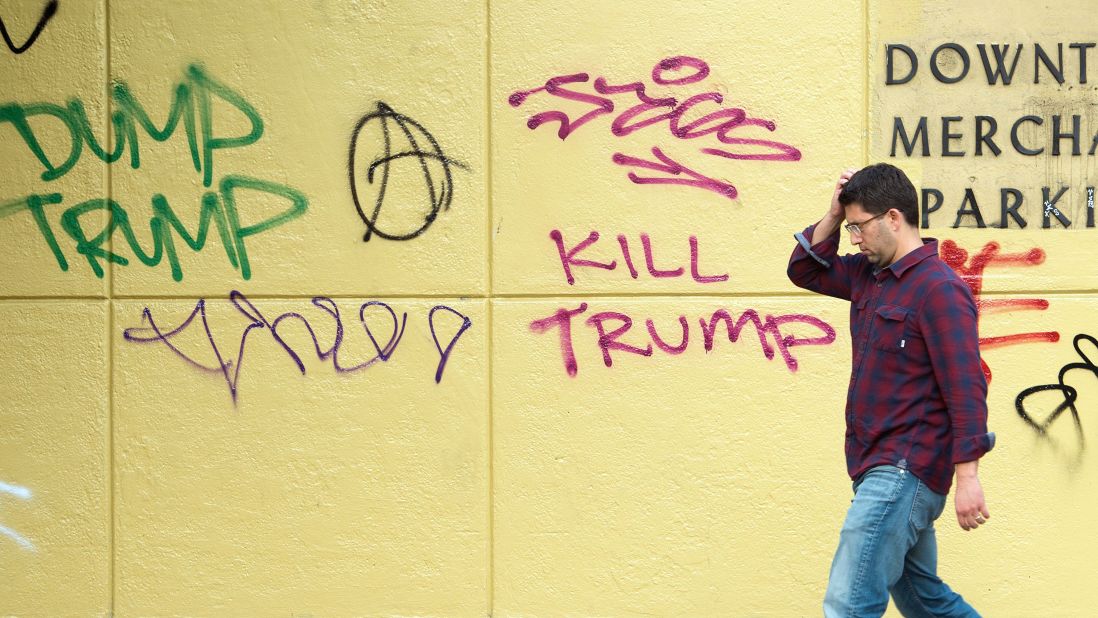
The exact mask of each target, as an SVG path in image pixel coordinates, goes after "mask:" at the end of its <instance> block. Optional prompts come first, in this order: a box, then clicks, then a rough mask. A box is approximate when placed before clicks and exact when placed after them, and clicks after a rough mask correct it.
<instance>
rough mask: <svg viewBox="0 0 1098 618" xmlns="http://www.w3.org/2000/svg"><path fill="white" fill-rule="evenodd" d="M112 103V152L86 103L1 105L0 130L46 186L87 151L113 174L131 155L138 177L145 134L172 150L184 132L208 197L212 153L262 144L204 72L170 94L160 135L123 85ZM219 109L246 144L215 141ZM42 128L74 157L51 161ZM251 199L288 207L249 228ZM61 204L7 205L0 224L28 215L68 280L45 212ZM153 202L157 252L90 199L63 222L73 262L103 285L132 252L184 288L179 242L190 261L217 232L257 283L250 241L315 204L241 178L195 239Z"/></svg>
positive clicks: (235, 103)
mask: <svg viewBox="0 0 1098 618" xmlns="http://www.w3.org/2000/svg"><path fill="white" fill-rule="evenodd" d="M111 101H112V103H113V106H114V108H115V111H114V112H113V113H112V114H111V117H110V128H109V129H108V131H109V133H110V135H111V136H112V139H111V140H110V141H109V143H110V144H113V146H112V147H111V149H110V150H108V147H107V146H106V145H104V144H101V143H100V141H99V140H98V139H97V138H96V137H95V134H94V131H93V130H92V126H91V122H90V121H89V119H88V113H87V111H86V109H85V107H84V102H83V101H81V100H80V99H75V98H74V99H71V100H69V102H68V103H67V104H66V105H65V106H64V107H63V106H60V105H56V104H53V103H31V104H29V105H20V104H16V103H9V104H5V105H0V124H3V123H5V122H6V123H10V124H11V125H12V126H13V127H14V128H15V131H16V132H17V133H18V134H19V136H20V137H21V138H22V140H23V143H24V144H25V145H26V147H27V149H28V150H29V151H30V152H31V154H32V155H34V158H35V159H37V160H38V162H39V163H40V164H41V165H42V169H43V171H42V180H44V181H46V182H50V181H53V180H57V179H58V178H61V177H63V176H64V175H65V174H67V173H69V171H70V170H72V168H73V167H74V166H75V165H76V164H77V162H78V161H79V160H80V156H81V154H82V153H83V152H85V150H84V148H85V146H87V151H88V152H91V153H92V154H93V155H94V156H95V157H97V158H98V159H100V160H101V161H104V162H105V163H107V164H113V163H116V162H118V161H120V160H121V159H122V158H123V157H124V156H125V155H126V153H127V152H128V153H129V158H128V162H129V165H130V167H132V168H133V169H138V168H140V167H141V139H140V136H141V134H144V135H146V136H148V137H149V138H151V139H152V140H153V141H154V142H165V141H167V140H168V139H170V138H171V137H172V136H173V135H175V134H176V133H177V132H178V130H179V129H180V127H182V129H183V133H184V135H185V136H186V139H187V145H188V148H189V150H190V158H191V165H192V166H193V167H194V170H195V172H199V173H201V174H202V184H203V186H204V187H210V186H211V185H212V184H213V177H214V176H213V169H214V152H215V151H217V150H226V149H230V148H242V147H244V146H248V145H250V144H254V143H255V142H257V141H258V140H259V138H261V137H262V136H263V119H262V118H260V117H259V112H257V111H256V108H255V107H253V106H252V105H251V104H250V103H248V101H247V100H245V98H244V97H243V96H241V95H240V93H238V92H236V91H234V90H233V89H232V88H230V87H229V86H227V85H225V84H223V83H221V82H219V81H217V80H215V79H213V78H212V77H210V76H209V74H207V73H206V72H205V70H204V69H203V68H202V67H201V66H200V65H197V64H192V65H191V66H189V67H187V70H186V72H185V76H184V79H183V80H182V81H180V82H179V83H178V84H176V85H175V87H174V88H173V90H172V95H171V104H170V108H169V110H168V114H167V118H166V119H164V120H163V124H160V125H158V124H157V123H156V121H154V120H153V118H152V117H150V115H149V113H148V112H147V111H146V110H145V108H144V107H143V106H142V105H141V103H140V102H138V100H137V99H136V98H135V97H134V96H133V94H132V93H131V92H130V88H129V86H128V85H127V84H126V83H125V82H116V83H114V84H112V86H111ZM216 101H221V102H223V103H226V104H228V105H229V106H231V107H232V108H233V109H236V110H237V111H238V112H240V113H241V114H243V116H244V117H245V118H246V119H247V120H248V122H249V123H250V129H249V130H248V131H247V132H246V133H244V134H243V135H215V134H214V117H213V108H214V104H215V102H216ZM36 118H46V119H49V118H52V119H54V120H56V121H59V122H60V123H61V124H62V125H64V128H65V129H66V130H67V131H68V141H67V145H66V146H65V148H67V149H68V150H67V152H57V151H50V152H47V149H46V148H43V146H42V144H41V142H39V139H38V136H37V134H36V133H35V128H34V126H32V122H31V120H32V119H36ZM34 124H39V123H38V122H35V123H34ZM39 128H41V127H39ZM62 135H64V133H62ZM62 141H64V140H62ZM61 150H64V148H62V149H61ZM248 192H251V193H253V194H265V195H267V196H273V197H275V198H282V199H284V200H286V201H287V202H288V203H289V206H288V207H287V208H286V209H285V210H283V211H281V212H279V213H278V214H276V215H274V216H272V217H269V218H267V219H263V220H261V221H258V222H254V223H252V222H248V223H242V221H241V219H242V217H241V209H240V207H239V204H240V202H241V201H242V196H243V195H244V194H246V193H248ZM243 199H244V200H245V201H246V200H247V198H243ZM63 201H64V199H63V197H62V195H61V194H60V193H48V194H32V195H28V196H27V197H25V198H21V199H17V200H12V201H8V202H3V203H0V219H3V218H5V217H9V216H11V215H14V214H16V213H19V212H23V211H27V212H29V213H30V214H31V216H32V217H33V218H34V222H35V224H36V225H37V226H38V231H39V233H40V234H41V235H42V239H43V240H44V241H45V242H46V245H47V246H48V247H49V249H50V251H51V252H52V253H53V256H54V259H56V260H57V265H58V266H59V267H60V268H61V270H62V271H68V270H69V262H68V260H67V259H66V258H65V254H64V253H63V252H62V250H61V245H60V243H59V242H58V239H57V236H56V235H55V233H54V229H53V227H52V226H51V225H50V220H49V218H47V216H46V207H47V206H52V205H56V204H61V203H62V202H63ZM150 202H151V204H152V213H153V214H152V217H151V218H150V219H149V232H150V235H151V237H152V243H151V248H150V249H148V250H146V247H145V246H143V245H142V243H141V242H140V241H139V240H138V238H137V235H136V234H135V232H134V226H133V223H132V222H131V219H130V215H129V213H128V212H127V211H126V209H125V208H123V207H122V206H121V205H120V204H119V203H118V202H116V201H114V200H113V199H110V198H109V197H108V198H94V199H89V200H85V201H82V202H80V203H78V204H76V205H74V206H70V207H68V208H67V209H65V210H64V212H62V213H61V216H60V219H59V221H60V226H61V229H62V230H63V231H64V233H65V234H66V235H68V238H70V239H71V240H72V241H73V248H74V249H75V250H76V252H77V253H78V254H79V255H82V256H84V258H85V259H86V260H87V262H88V266H89V267H90V268H91V270H92V272H93V273H94V274H95V276H96V277H99V278H103V275H104V272H105V270H104V265H105V264H117V265H119V266H126V265H128V264H129V263H130V258H129V257H127V256H126V255H123V254H120V253H116V252H114V249H116V248H119V247H128V248H129V253H130V254H132V257H133V258H135V259H136V260H137V261H138V262H140V263H142V264H144V265H146V266H149V267H155V266H157V265H159V264H161V263H162V262H163V261H164V260H165V258H167V262H168V264H169V266H170V268H171V272H172V279H174V280H176V281H182V280H183V269H182V267H181V266H180V263H179V254H178V252H177V249H176V239H179V240H181V241H182V243H183V244H184V245H186V246H187V247H189V248H190V249H191V250H192V251H195V252H199V251H202V250H203V249H204V248H205V247H206V243H207V240H208V239H209V237H210V231H211V229H212V228H216V230H217V235H218V237H219V238H220V239H221V246H222V247H223V248H224V249H225V257H226V258H227V259H228V260H229V264H231V265H232V267H233V268H234V269H238V270H239V271H240V274H241V276H242V277H243V278H244V279H250V278H251V276H252V267H251V262H250V260H249V259H248V248H247V245H246V244H245V239H247V238H248V237H250V236H255V235H256V234H261V233H263V232H265V231H267V230H270V229H271V228H274V227H278V226H280V225H282V224H284V223H287V222H289V221H291V220H293V219H296V218H298V217H300V216H301V215H303V214H304V213H305V211H306V210H307V208H308V200H307V199H306V198H305V196H304V195H303V194H302V193H301V192H300V191H298V190H296V189H293V188H291V187H288V186H285V185H281V184H278V183H274V182H268V181H265V180H259V179H257V178H250V177H248V176H243V175H239V174H230V175H226V176H224V177H222V178H221V180H220V182H219V184H218V187H217V190H216V191H215V190H209V191H206V192H205V193H204V194H203V195H202V198H201V200H200V210H199V216H198V229H197V230H195V231H194V233H193V234H192V233H191V231H190V230H188V229H187V227H186V226H185V225H184V224H183V222H182V221H181V220H180V219H179V217H177V216H176V214H175V211H174V210H173V209H172V207H171V205H170V204H169V203H168V199H167V198H166V197H165V196H164V195H163V194H161V193H157V194H155V195H153V196H152V198H151V199H150ZM95 213H102V214H103V215H104V216H103V219H105V220H106V224H105V226H104V227H103V229H101V230H98V231H95V230H89V229H86V227H85V223H87V222H88V221H89V220H90V219H89V217H88V216H89V215H92V216H94V214H95ZM116 233H117V234H119V235H120V236H121V241H122V242H112V240H114V239H115V238H116Z"/></svg>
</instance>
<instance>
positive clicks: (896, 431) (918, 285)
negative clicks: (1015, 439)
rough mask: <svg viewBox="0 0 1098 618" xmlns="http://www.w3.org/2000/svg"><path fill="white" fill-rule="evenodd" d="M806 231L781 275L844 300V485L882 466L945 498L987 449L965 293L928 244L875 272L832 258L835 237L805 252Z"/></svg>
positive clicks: (990, 438)
mask: <svg viewBox="0 0 1098 618" xmlns="http://www.w3.org/2000/svg"><path fill="white" fill-rule="evenodd" d="M814 228H815V226H810V227H809V228H808V229H806V230H805V231H804V232H803V233H801V234H797V235H796V236H795V237H796V238H797V240H798V245H797V247H796V248H795V249H794V250H793V255H792V256H790V258H789V268H788V271H787V272H788V274H789V279H790V281H792V282H793V283H794V284H795V285H797V286H798V287H802V288H805V289H807V290H811V291H813V292H819V293H820V294H827V295H828V296H834V297H836V298H842V299H844V300H849V301H850V338H851V340H852V352H853V365H852V368H851V372H850V387H849V390H848V392H847V399H846V463H847V469H848V471H849V472H850V477H851V478H852V479H856V478H857V477H858V476H859V475H861V474H862V473H863V472H865V471H866V470H868V469H870V468H872V467H874V466H879V465H883V464H891V465H894V466H899V467H901V468H906V469H907V470H910V471H911V472H912V473H913V474H914V475H915V476H917V477H918V478H919V479H920V480H922V481H923V482H924V483H926V484H927V486H928V487H930V489H932V490H934V491H936V492H938V493H940V494H948V493H949V488H950V486H951V485H952V483H953V470H954V465H955V464H957V463H961V462H965V461H972V460H975V459H979V458H980V457H981V456H982V455H983V454H984V453H986V452H988V451H990V450H991V448H992V447H993V446H994V445H995V434H992V433H988V431H987V381H986V380H985V379H984V374H983V371H981V369H980V351H979V340H978V335H977V330H976V303H975V301H974V300H973V298H972V292H971V291H970V290H969V288H968V286H966V285H965V284H964V282H963V281H961V279H960V278H959V277H958V276H957V275H956V274H955V273H954V272H953V271H952V270H951V269H950V268H949V267H948V266H947V265H946V264H945V263H944V262H942V261H941V260H940V259H939V258H938V241H936V240H934V239H924V241H923V246H922V247H920V248H918V249H916V250H914V251H912V252H911V253H908V254H907V255H905V256H903V257H902V258H900V259H899V260H897V261H896V262H895V263H893V264H892V265H891V266H889V267H888V268H884V269H881V270H879V271H878V270H874V267H873V265H872V264H870V262H869V260H867V259H866V257H865V256H864V255H860V254H859V255H844V256H839V255H838V249H839V231H838V230H836V231H835V233H834V234H832V235H831V236H829V237H828V238H826V239H824V240H823V241H821V242H819V243H817V244H816V245H810V243H809V241H808V240H807V239H810V238H812V233H813V230H814Z"/></svg>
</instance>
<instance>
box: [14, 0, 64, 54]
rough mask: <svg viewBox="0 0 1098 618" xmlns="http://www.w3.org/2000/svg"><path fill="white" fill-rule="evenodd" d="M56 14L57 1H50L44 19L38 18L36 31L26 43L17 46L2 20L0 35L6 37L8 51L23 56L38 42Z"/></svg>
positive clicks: (43, 12) (43, 15)
mask: <svg viewBox="0 0 1098 618" xmlns="http://www.w3.org/2000/svg"><path fill="white" fill-rule="evenodd" d="M55 13H57V0H50V1H49V3H48V4H46V8H45V10H43V11H42V17H39V18H38V25H37V26H35V27H34V31H33V32H31V35H30V37H28V38H27V40H26V42H25V43H23V44H22V45H16V44H15V42H14V41H12V40H11V35H9V34H8V29H7V28H6V27H4V20H3V19H0V35H3V36H4V43H7V45H8V49H10V50H11V51H13V52H15V53H17V54H21V53H23V52H25V51H27V50H28V49H30V47H31V45H34V42H35V41H37V40H38V35H40V34H42V30H43V29H44V28H45V27H46V24H47V23H49V21H50V18H52V17H53V15H54V14H55Z"/></svg>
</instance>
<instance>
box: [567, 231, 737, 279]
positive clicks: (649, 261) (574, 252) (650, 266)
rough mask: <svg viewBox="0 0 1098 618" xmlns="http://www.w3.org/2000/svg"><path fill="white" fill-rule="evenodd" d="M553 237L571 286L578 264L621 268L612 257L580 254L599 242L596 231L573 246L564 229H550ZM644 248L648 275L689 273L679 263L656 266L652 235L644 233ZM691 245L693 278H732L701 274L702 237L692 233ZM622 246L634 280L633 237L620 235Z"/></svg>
mask: <svg viewBox="0 0 1098 618" xmlns="http://www.w3.org/2000/svg"><path fill="white" fill-rule="evenodd" d="M549 238H551V239H552V240H553V242H554V243H555V244H556V247H557V255H558V256H559V257H560V266H561V268H562V269H563V270H564V278H565V280H566V281H568V285H575V284H576V278H575V275H574V273H573V271H572V269H573V268H574V267H576V266H585V267H588V268H598V269H601V270H615V269H617V267H618V261H617V260H616V259H612V260H610V261H609V262H597V261H595V260H587V259H580V258H578V257H577V256H578V255H579V254H580V253H581V252H583V251H584V250H586V249H587V248H588V247H590V246H591V245H594V244H595V243H596V242H598V240H599V238H601V236H600V235H599V233H598V232H597V231H592V232H591V233H590V234H588V235H587V238H585V239H583V240H581V241H580V242H579V243H577V244H576V245H575V246H573V247H572V248H570V249H569V248H566V246H565V244H564V235H563V234H562V233H561V231H560V230H553V231H551V232H549ZM640 241H641V251H642V252H643V253H644V266H645V268H646V269H647V271H648V274H649V275H651V276H652V277H654V278H657V279H664V278H673V277H681V276H682V275H683V274H685V272H686V268H685V267H683V266H679V267H678V268H659V267H657V266H656V259H655V256H654V254H653V253H654V252H653V249H652V239H651V237H649V236H648V234H645V233H643V232H642V233H641V235H640ZM689 244H690V278H691V279H693V280H694V281H696V282H698V283H720V282H722V281H728V274H727V273H725V274H721V275H703V274H701V272H700V270H699V266H698V237H697V236H691V237H690V238H689ZM618 246H619V247H620V248H621V257H622V261H623V262H624V263H625V266H626V268H628V269H629V276H630V277H632V278H633V279H638V278H639V277H640V273H639V272H638V271H637V267H636V265H635V264H633V253H632V251H631V250H630V247H629V239H628V238H627V237H626V236H625V234H618Z"/></svg>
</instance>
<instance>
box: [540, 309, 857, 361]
mask: <svg viewBox="0 0 1098 618" xmlns="http://www.w3.org/2000/svg"><path fill="white" fill-rule="evenodd" d="M586 312H587V303H585V302H584V303H580V305H579V307H577V308H575V309H568V308H565V307H561V308H559V309H557V311H556V312H555V313H553V315H550V316H549V317H546V318H542V319H540V320H534V321H533V322H531V323H530V330H531V331H533V332H535V333H545V332H547V331H549V330H551V329H553V328H556V329H557V330H558V336H559V340H560V351H561V358H562V360H563V361H564V370H565V371H566V372H567V373H568V375H570V376H575V375H576V374H577V373H578V372H579V364H578V362H577V361H576V353H575V348H574V346H573V333H574V331H573V329H572V318H574V317H576V316H579V315H581V314H583V313H586ZM585 323H586V324H587V326H590V327H591V328H593V329H595V332H596V334H597V338H596V341H595V344H596V346H598V348H599V350H600V351H601V352H602V360H603V363H604V364H605V365H606V366H607V367H612V366H613V365H614V356H613V355H612V354H611V351H613V352H617V353H628V354H635V355H637V356H645V357H649V356H652V355H653V352H654V348H653V345H652V344H653V343H654V344H655V347H656V348H659V350H660V351H662V352H664V353H666V354H668V355H671V356H677V355H679V354H682V353H683V352H685V351H686V349H687V347H688V346H689V345H690V323H689V321H688V320H687V319H686V316H683V315H680V316H678V323H679V328H680V330H681V333H682V334H681V339H680V340H679V343H678V344H677V345H671V344H670V343H668V342H667V341H666V340H665V339H664V337H663V336H661V335H660V334H659V333H658V332H657V330H656V325H655V322H654V321H653V320H652V319H651V318H649V319H646V320H645V322H644V323H645V326H646V327H647V331H648V336H649V337H650V338H651V341H635V342H632V343H630V342H627V341H624V340H623V338H624V337H625V336H626V334H627V333H628V332H629V331H630V329H632V327H633V318H632V317H630V316H629V315H628V314H625V313H622V312H619V311H600V312H598V313H595V314H592V315H591V316H589V317H588V318H587V320H585ZM721 324H723V325H724V328H725V332H726V334H727V336H728V341H729V342H731V343H735V342H736V341H738V340H739V339H740V337H741V335H742V334H744V329H745V328H746V327H747V326H748V325H751V326H752V327H753V330H754V331H755V334H756V335H757V336H758V338H759V346H760V348H761V349H762V353H763V356H765V357H766V359H767V360H772V359H773V358H774V356H775V353H777V354H778V355H780V356H781V357H782V360H783V361H784V362H785V366H786V367H787V368H788V369H789V370H790V371H796V370H797V367H798V366H799V363H798V361H797V359H796V357H794V356H793V352H792V349H793V348H794V347H797V346H805V345H830V344H831V343H833V342H834V341H835V329H834V328H832V327H831V325H830V324H828V323H827V322H824V321H823V320H821V319H819V318H817V317H815V316H811V315H805V314H800V313H797V314H788V315H779V316H774V315H767V316H766V317H765V318H761V317H759V313H758V312H757V311H755V310H754V309H748V310H746V311H744V312H743V313H741V314H740V316H739V317H738V318H736V319H733V318H732V315H731V314H730V313H728V311H726V310H724V309H719V310H717V311H716V312H714V313H713V314H712V315H711V316H709V318H708V319H706V318H705V317H701V318H699V319H698V325H699V327H700V328H701V333H702V347H703V348H704V349H705V352H706V353H708V352H711V351H712V350H713V346H714V340H715V339H716V336H717V332H718V330H719V328H720V326H721ZM794 325H801V326H808V327H810V328H811V329H814V332H813V333H812V335H813V336H798V335H793V334H790V333H789V332H788V327H790V326H794ZM783 329H785V330H783Z"/></svg>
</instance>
